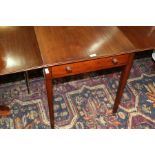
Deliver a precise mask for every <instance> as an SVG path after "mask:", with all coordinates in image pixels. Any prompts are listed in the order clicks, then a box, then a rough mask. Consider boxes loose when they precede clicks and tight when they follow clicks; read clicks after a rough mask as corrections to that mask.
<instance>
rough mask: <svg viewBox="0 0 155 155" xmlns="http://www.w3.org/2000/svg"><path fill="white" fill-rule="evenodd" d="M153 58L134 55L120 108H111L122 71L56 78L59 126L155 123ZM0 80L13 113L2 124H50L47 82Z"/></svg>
mask: <svg viewBox="0 0 155 155" xmlns="http://www.w3.org/2000/svg"><path fill="white" fill-rule="evenodd" d="M153 63H154V62H153V61H152V60H151V58H143V59H136V60H135V61H134V65H133V67H132V70H131V73H130V78H129V80H128V84H127V86H126V88H125V90H124V94H123V97H122V101H121V105H120V107H119V109H118V112H117V113H116V114H115V115H114V114H112V107H113V105H114V100H115V96H116V91H117V87H118V84H119V77H120V73H119V72H115V73H109V72H105V71H99V72H94V73H90V74H84V75H79V76H73V77H68V78H62V79H57V80H54V81H53V82H54V88H53V89H54V99H53V102H54V115H55V128H66V129H69V128H72V129H110V128H111V129H121V128H136V129H137V128H139V129H144V128H155V74H153V73H151V67H152V66H153ZM30 90H31V93H30V94H28V93H27V88H26V85H25V82H24V81H18V82H14V83H7V84H2V85H0V105H8V106H9V107H10V108H11V115H10V116H8V117H0V128H9V129H11V128H12V129H14V128H16V129H21V128H24V129H26V128H30V129H47V128H50V125H49V124H50V123H49V113H48V104H47V97H46V89H45V82H44V79H43V78H42V77H40V78H35V79H33V80H30Z"/></svg>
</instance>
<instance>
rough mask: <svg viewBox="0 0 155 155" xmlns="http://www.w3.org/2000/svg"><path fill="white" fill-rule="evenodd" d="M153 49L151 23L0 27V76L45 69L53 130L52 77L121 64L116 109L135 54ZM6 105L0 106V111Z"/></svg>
mask: <svg viewBox="0 0 155 155" xmlns="http://www.w3.org/2000/svg"><path fill="white" fill-rule="evenodd" d="M149 49H152V50H153V49H155V28H154V27H144V26H143V27H117V26H113V27H110V26H109V27H105V26H101V27H99V26H62V27H61V26H50V27H46V26H45V27H44V26H41V27H40V26H36V27H0V76H3V75H7V74H12V73H17V72H25V77H26V81H28V73H27V72H28V71H29V70H33V69H37V68H42V69H43V70H44V75H45V81H46V88H47V97H48V105H49V115H50V124H51V128H54V110H53V91H52V90H53V88H52V79H54V78H60V77H65V76H71V75H76V74H81V73H86V72H92V71H97V70H102V69H110V68H116V67H120V68H121V70H122V73H121V77H120V84H119V87H118V91H117V96H116V99H115V103H114V107H113V113H116V112H117V109H118V106H119V104H120V100H121V97H122V94H123V90H124V88H125V85H126V82H127V79H128V76H129V73H130V69H131V67H132V63H133V59H134V55H135V53H136V52H140V51H146V50H149ZM7 114H9V108H8V107H6V106H0V115H7Z"/></svg>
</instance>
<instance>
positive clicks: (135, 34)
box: [119, 26, 155, 51]
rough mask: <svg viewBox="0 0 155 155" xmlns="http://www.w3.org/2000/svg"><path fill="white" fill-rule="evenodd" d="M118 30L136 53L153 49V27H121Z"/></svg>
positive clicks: (154, 40) (154, 33)
mask: <svg viewBox="0 0 155 155" xmlns="http://www.w3.org/2000/svg"><path fill="white" fill-rule="evenodd" d="M119 29H120V30H121V31H122V32H123V33H124V34H125V35H126V36H127V37H128V39H129V40H130V41H131V42H132V43H133V45H134V46H135V48H137V49H138V51H144V50H149V49H155V26H123V27H119Z"/></svg>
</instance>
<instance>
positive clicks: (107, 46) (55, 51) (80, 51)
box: [35, 26, 135, 66]
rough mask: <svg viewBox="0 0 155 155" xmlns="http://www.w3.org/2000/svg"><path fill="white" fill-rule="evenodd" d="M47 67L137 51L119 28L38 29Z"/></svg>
mask: <svg viewBox="0 0 155 155" xmlns="http://www.w3.org/2000/svg"><path fill="white" fill-rule="evenodd" d="M35 33H36V36H37V40H38V43H39V46H40V51H41V55H42V58H43V62H44V64H45V65H51V66H53V65H60V64H65V63H71V62H78V61H82V60H90V59H92V57H91V55H92V54H96V57H93V58H100V57H107V56H114V55H120V54H125V53H128V52H131V51H134V50H135V47H134V46H133V44H132V43H131V42H130V41H129V40H128V38H127V37H126V36H125V35H124V34H123V33H122V32H121V31H120V30H119V29H118V28H117V27H105V26H104V27H97V26H95V27H92V26H86V27H85V26H83V27H78V26H76V27H74V26H66V27H61V26H59V27H35Z"/></svg>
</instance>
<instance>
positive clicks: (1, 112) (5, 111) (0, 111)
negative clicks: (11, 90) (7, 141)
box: [0, 106, 11, 116]
mask: <svg viewBox="0 0 155 155" xmlns="http://www.w3.org/2000/svg"><path fill="white" fill-rule="evenodd" d="M10 114H11V110H10V108H9V107H7V106H0V116H8V115H10Z"/></svg>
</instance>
